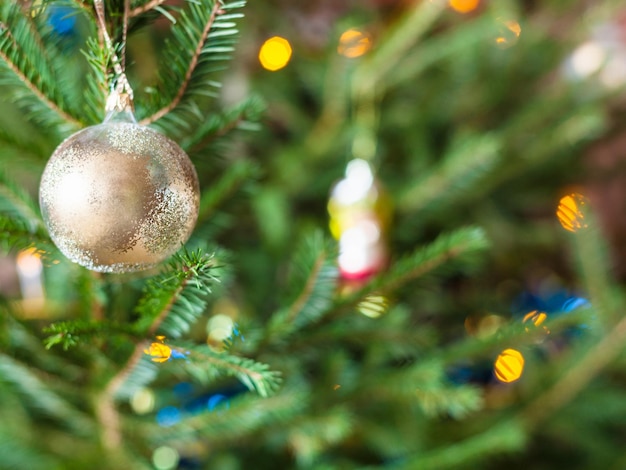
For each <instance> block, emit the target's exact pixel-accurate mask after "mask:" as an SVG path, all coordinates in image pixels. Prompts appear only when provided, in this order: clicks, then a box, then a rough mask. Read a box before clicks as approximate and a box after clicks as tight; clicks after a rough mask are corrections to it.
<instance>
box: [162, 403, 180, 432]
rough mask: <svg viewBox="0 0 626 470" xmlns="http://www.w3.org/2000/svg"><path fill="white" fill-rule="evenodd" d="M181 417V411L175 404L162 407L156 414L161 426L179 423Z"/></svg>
mask: <svg viewBox="0 0 626 470" xmlns="http://www.w3.org/2000/svg"><path fill="white" fill-rule="evenodd" d="M180 419H181V412H180V410H179V409H178V408H176V407H175V406H166V407H164V408H161V409H160V410H159V411H158V412H157V414H156V420H157V423H158V424H159V426H163V427H169V426H173V425H175V424H176V423H178V422H179V421H180Z"/></svg>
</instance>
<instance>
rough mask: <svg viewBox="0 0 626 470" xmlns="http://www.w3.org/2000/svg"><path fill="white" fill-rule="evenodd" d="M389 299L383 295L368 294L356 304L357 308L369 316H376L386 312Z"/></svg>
mask: <svg viewBox="0 0 626 470" xmlns="http://www.w3.org/2000/svg"><path fill="white" fill-rule="evenodd" d="M388 306H389V301H388V300H387V297H385V296H384V295H376V294H373V295H369V296H367V297H366V298H365V299H363V300H362V301H361V302H359V304H358V305H357V310H358V311H359V312H360V313H361V314H363V315H365V316H366V317H370V318H378V317H380V316H381V315H383V314H385V313H386V312H387V309H388Z"/></svg>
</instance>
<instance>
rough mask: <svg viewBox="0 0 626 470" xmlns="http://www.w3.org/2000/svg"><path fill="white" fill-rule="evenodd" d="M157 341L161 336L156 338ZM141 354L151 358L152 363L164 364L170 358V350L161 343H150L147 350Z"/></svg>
mask: <svg viewBox="0 0 626 470" xmlns="http://www.w3.org/2000/svg"><path fill="white" fill-rule="evenodd" d="M157 338H159V339H161V338H164V337H163V336H161V337H157ZM143 352H144V353H145V354H147V355H148V356H151V357H152V362H166V361H168V360H169V359H170V357H172V348H170V347H169V346H167V345H166V344H163V343H152V344H151V345H150V347H149V348H147V349H144V350H143Z"/></svg>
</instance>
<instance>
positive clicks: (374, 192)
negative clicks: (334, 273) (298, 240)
mask: <svg viewBox="0 0 626 470" xmlns="http://www.w3.org/2000/svg"><path fill="white" fill-rule="evenodd" d="M328 212H329V214H330V230H331V233H332V234H333V236H334V237H335V238H336V239H337V240H338V241H339V257H338V264H339V271H340V273H341V275H342V277H343V278H344V279H348V280H360V279H365V278H367V277H369V276H371V275H373V274H376V273H378V272H380V271H381V270H382V269H384V267H385V266H386V264H387V260H388V249H387V243H386V230H387V228H388V225H389V215H390V210H389V203H388V202H387V200H386V198H385V196H384V192H383V190H382V188H381V186H380V184H379V182H378V181H377V180H376V179H375V177H374V173H373V171H372V168H371V166H370V164H369V163H368V162H367V161H365V160H362V159H354V160H352V161H350V162H349V163H348V165H347V167H346V176H345V178H344V179H342V180H340V181H339V182H338V183H337V184H335V186H334V187H333V189H332V191H331V197H330V201H329V203H328Z"/></svg>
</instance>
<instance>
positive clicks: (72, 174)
mask: <svg viewBox="0 0 626 470" xmlns="http://www.w3.org/2000/svg"><path fill="white" fill-rule="evenodd" d="M199 199H200V190H199V184H198V176H197V174H196V170H195V168H194V167H193V164H192V163H191V161H190V160H189V157H188V156H187V154H186V153H185V152H184V151H183V150H182V149H181V148H180V147H179V146H178V145H177V144H176V143H175V142H174V141H172V140H171V139H169V138H167V137H165V136H164V135H162V134H160V133H158V132H156V131H154V130H152V129H150V128H148V127H144V126H141V125H139V124H137V123H134V122H117V121H110V122H106V121H105V122H104V123H102V124H99V125H96V126H91V127H88V128H85V129H83V130H81V131H79V132H77V133H75V134H73V135H71V136H70V137H68V138H67V139H66V140H65V141H63V142H62V143H61V144H60V145H59V146H58V147H57V149H56V150H55V151H54V153H53V154H52V157H50V160H49V162H48V164H47V166H46V168H45V170H44V173H43V176H42V179H41V184H40V188H39V200H40V205H41V211H42V215H43V219H44V222H45V224H46V226H47V228H48V230H49V232H50V236H51V238H52V240H53V241H54V243H55V244H56V245H57V247H58V248H59V250H61V252H62V253H63V254H64V255H65V256H66V257H67V258H69V259H70V260H71V261H73V262H75V263H78V264H80V265H82V266H85V267H86V268H88V269H91V270H94V271H100V272H129V271H139V270H142V269H146V268H149V267H151V266H154V265H156V264H157V263H159V262H160V261H163V260H164V259H166V258H167V257H169V256H170V255H171V254H173V253H174V252H175V251H177V250H178V249H179V248H180V247H181V244H182V243H184V242H186V241H187V239H188V238H189V236H190V235H191V232H192V230H193V228H194V225H195V223H196V219H197V217H198V207H199Z"/></svg>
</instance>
